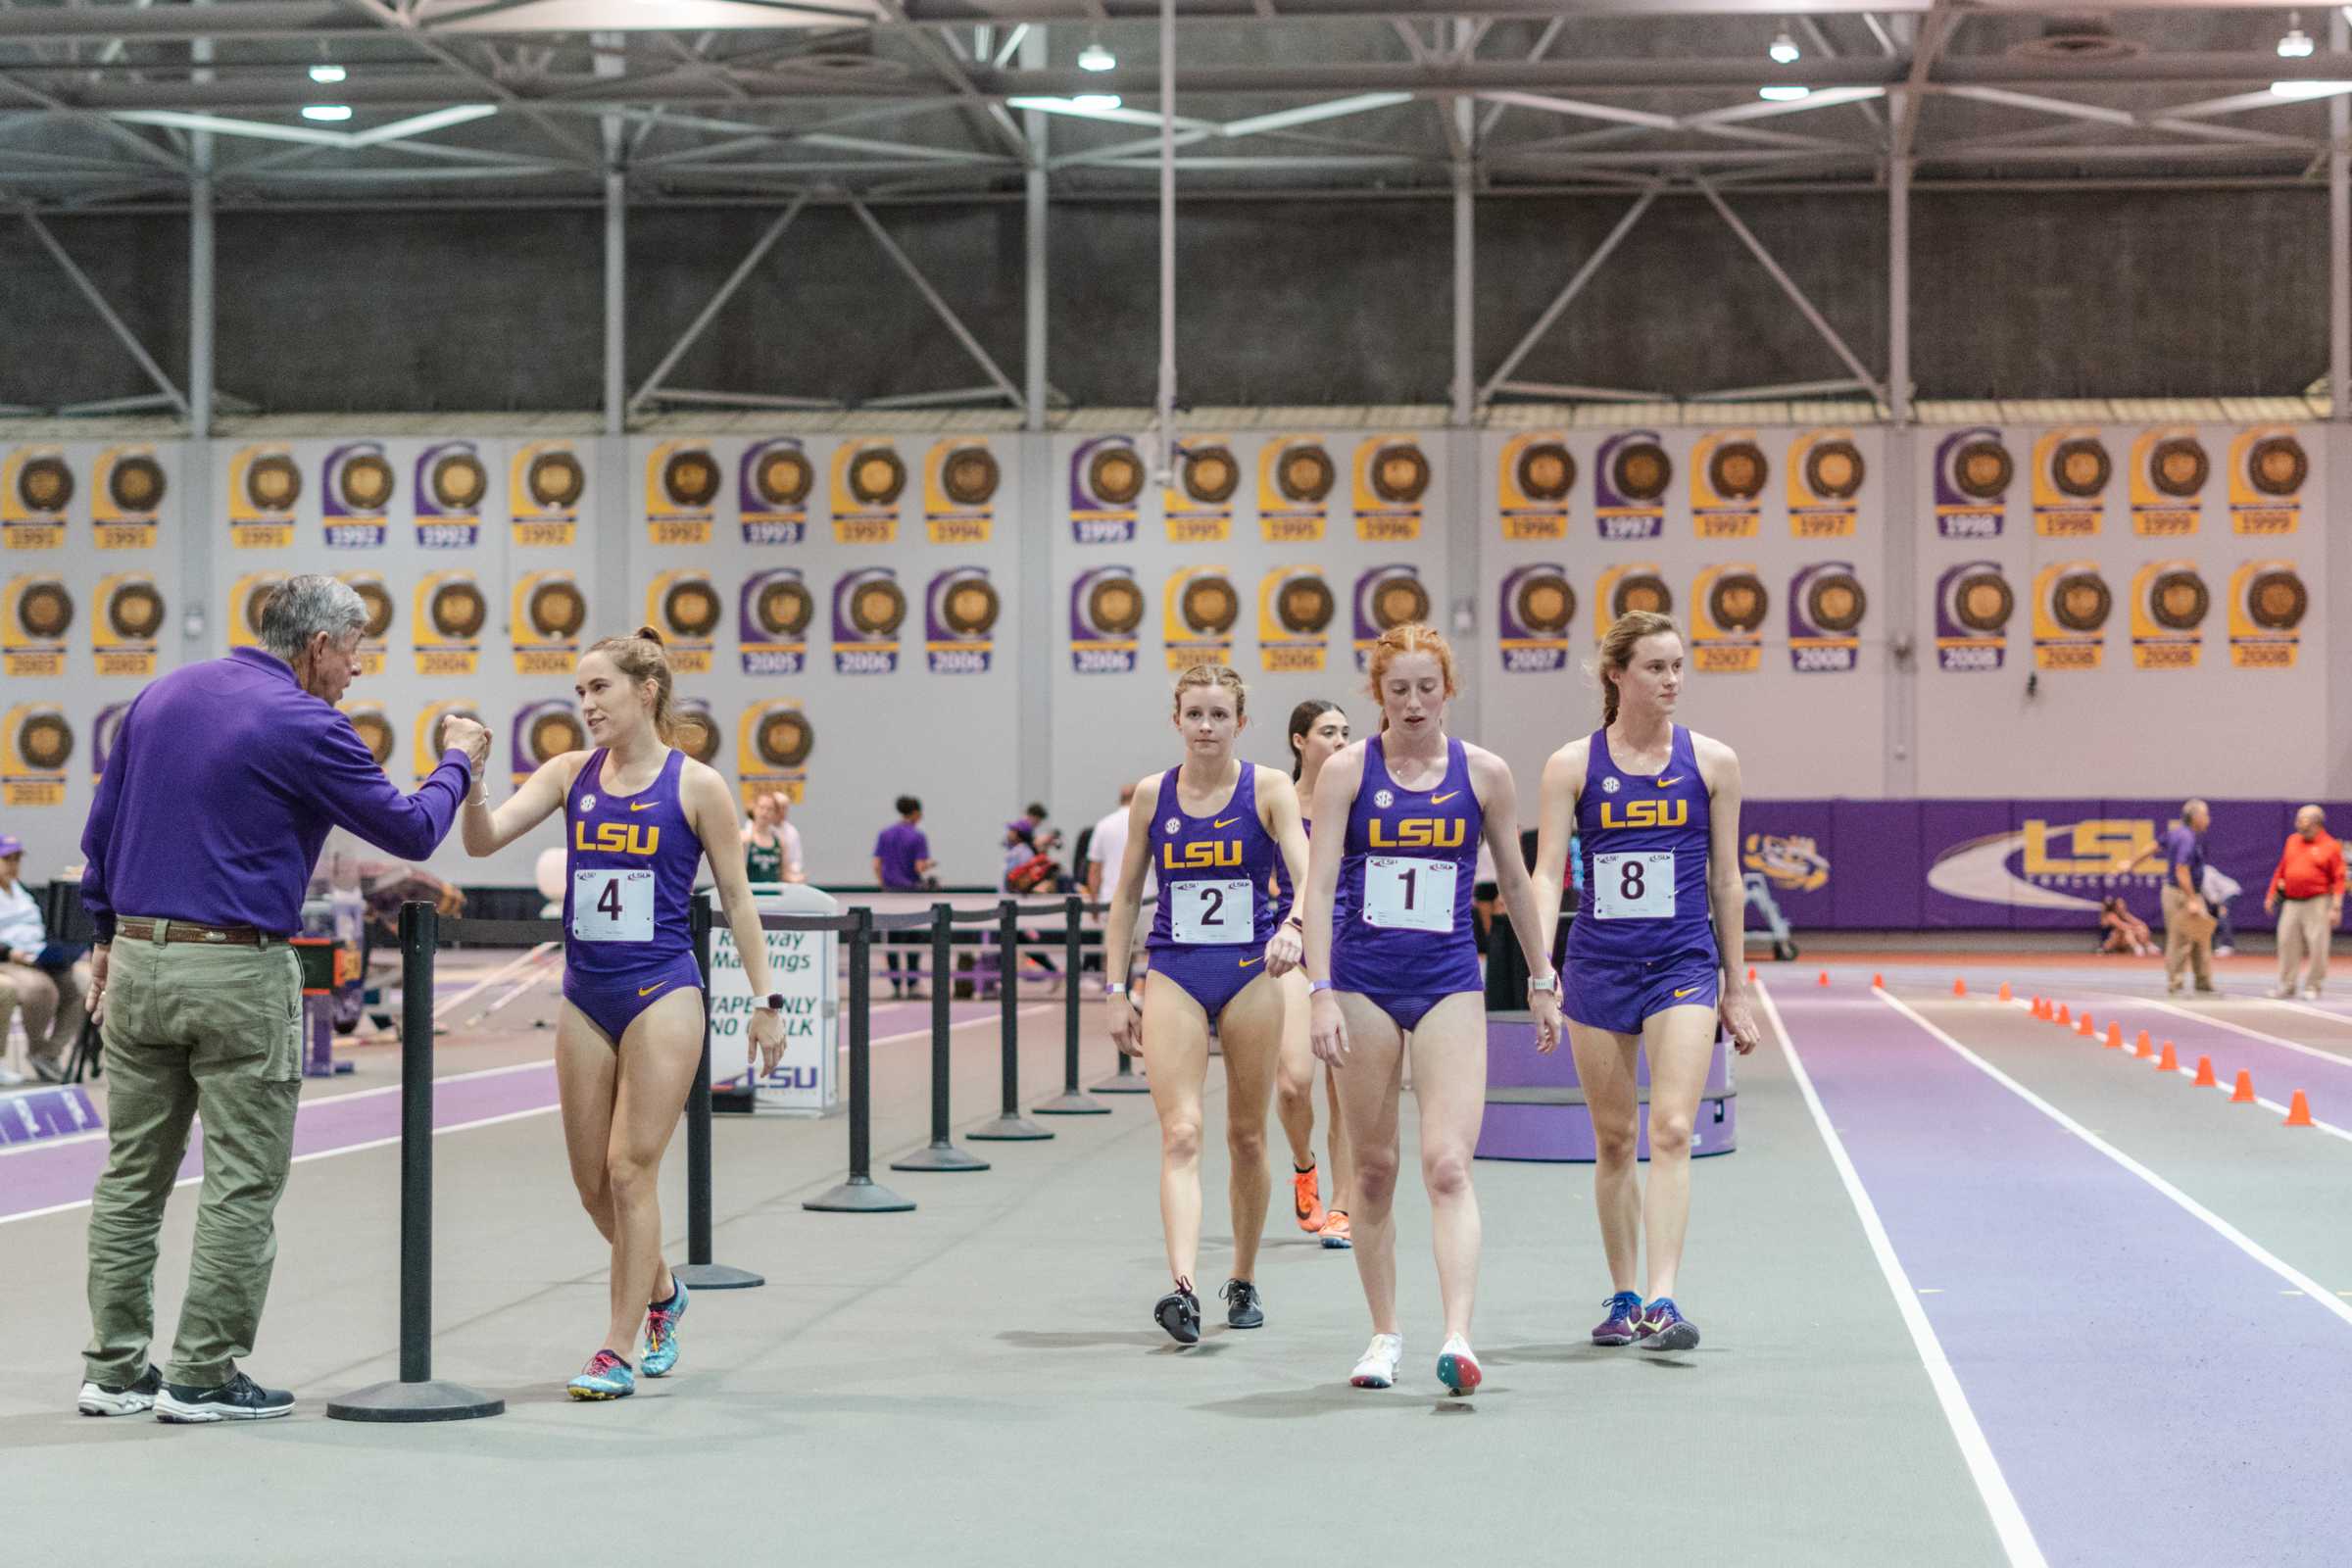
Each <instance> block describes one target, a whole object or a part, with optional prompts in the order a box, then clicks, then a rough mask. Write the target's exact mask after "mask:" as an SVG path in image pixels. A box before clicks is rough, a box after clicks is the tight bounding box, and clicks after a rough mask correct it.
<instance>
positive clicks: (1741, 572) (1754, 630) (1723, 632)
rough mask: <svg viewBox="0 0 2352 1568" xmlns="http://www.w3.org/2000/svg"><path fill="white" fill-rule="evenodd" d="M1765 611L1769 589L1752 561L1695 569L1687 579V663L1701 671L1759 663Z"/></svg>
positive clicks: (1733, 671) (1745, 668)
mask: <svg viewBox="0 0 2352 1568" xmlns="http://www.w3.org/2000/svg"><path fill="white" fill-rule="evenodd" d="M1771 613H1772V593H1771V591H1770V590H1769V589H1767V588H1766V587H1765V586H1764V579H1763V577H1762V576H1761V575H1760V574H1759V573H1758V572H1757V570H1756V566H1755V563H1753V562H1734V563H1731V564H1726V565H1720V566H1708V567H1707V568H1705V569H1704V570H1702V571H1701V572H1699V574H1698V576H1697V578H1696V580H1694V581H1693V582H1692V583H1691V668H1692V669H1695V670H1697V671H1699V672H1700V673H1701V674H1707V675H1752V674H1754V673H1755V672H1756V671H1757V670H1759V669H1762V668H1763V667H1764V620H1765V617H1766V616H1768V615H1770V614H1771ZM1799 667H1800V668H1801V667H1803V666H1802V665H1800V666H1799Z"/></svg>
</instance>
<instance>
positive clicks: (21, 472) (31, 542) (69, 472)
mask: <svg viewBox="0 0 2352 1568" xmlns="http://www.w3.org/2000/svg"><path fill="white" fill-rule="evenodd" d="M72 503H73V469H72V468H71V467H69V466H67V465H66V450H65V448H63V447H18V448H17V449H16V450H15V451H13V452H11V453H9V455H8V461H7V462H5V463H0V543H4V544H5V545H6V546H7V548H8V549H11V550H55V549H57V548H58V547H59V546H60V545H62V544H64V543H65V542H66V508H67V507H68V506H70V505H71V504H72Z"/></svg>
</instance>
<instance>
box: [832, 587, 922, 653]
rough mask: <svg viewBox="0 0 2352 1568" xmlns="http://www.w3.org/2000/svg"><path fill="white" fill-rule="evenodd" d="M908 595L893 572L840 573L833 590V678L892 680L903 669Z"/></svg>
mask: <svg viewBox="0 0 2352 1568" xmlns="http://www.w3.org/2000/svg"><path fill="white" fill-rule="evenodd" d="M906 620H907V592H906V590H905V589H903V588H901V587H900V586H899V574H898V572H897V571H896V570H895V569H893V568H891V567H889V566H867V567H865V568H864V569H863V570H861V571H848V572H844V573H842V575H841V577H840V578H839V580H837V581H836V582H835V583H834V584H833V673H835V674H836V675H888V674H891V673H892V672H894V671H895V670H897V669H898V667H899V628H900V627H901V626H902V625H904V624H906Z"/></svg>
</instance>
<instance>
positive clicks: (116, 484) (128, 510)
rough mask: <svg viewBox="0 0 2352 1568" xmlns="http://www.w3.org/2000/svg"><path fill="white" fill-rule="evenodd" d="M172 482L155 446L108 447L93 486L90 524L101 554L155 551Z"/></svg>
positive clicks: (99, 456) (91, 489)
mask: <svg viewBox="0 0 2352 1568" xmlns="http://www.w3.org/2000/svg"><path fill="white" fill-rule="evenodd" d="M170 486H171V481H170V480H168V479H167V478H166V477H165V475H164V466H163V464H162V463H160V462H158V461H157V459H156V454H155V448H153V447H151V446H127V447H108V448H107V449H106V450H105V451H104V452H101V453H99V454H98V467H97V471H96V472H95V473H93V474H92V475H91V482H90V522H91V524H92V526H93V527H94V528H95V529H96V530H97V535H98V548H99V549H101V550H152V549H154V548H155V533H156V525H157V520H158V519H159V518H160V517H161V516H162V515H163V505H164V494H165V492H166V491H167V490H168V489H169V488H170Z"/></svg>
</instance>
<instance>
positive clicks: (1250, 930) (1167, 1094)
mask: <svg viewBox="0 0 2352 1568" xmlns="http://www.w3.org/2000/svg"><path fill="white" fill-rule="evenodd" d="M1245 696H1246V694H1245V692H1244V690H1243V687H1242V677H1241V676H1239V675H1237V674H1235V673H1234V672H1233V671H1232V670H1231V669H1229V668H1228V667H1226V666H1225V665H1223V664H1195V665H1194V666H1193V667H1192V668H1190V669H1188V670H1186V671H1185V672H1184V673H1183V674H1182V675H1180V676H1178V677H1177V680H1176V705H1175V706H1176V732H1177V733H1178V734H1179V735H1181V736H1183V737H1184V747H1185V756H1184V761H1183V763H1182V764H1181V765H1179V766H1176V767H1171V768H1169V769H1168V770H1167V771H1166V772H1165V773H1158V774H1154V775H1152V777H1149V778H1146V779H1143V780H1141V781H1139V782H1138V783H1137V784H1136V787H1135V799H1134V801H1133V802H1132V803H1131V804H1130V805H1129V807H1128V818H1127V820H1128V834H1127V854H1126V858H1125V860H1124V862H1123V864H1122V865H1121V866H1120V869H1119V891H1118V895H1117V897H1116V898H1115V899H1114V900H1113V902H1112V904H1111V907H1110V917H1109V920H1108V922H1107V923H1106V926H1105V929H1104V931H1103V973H1104V974H1106V975H1109V976H1111V979H1110V980H1109V981H1107V982H1106V983H1105V984H1104V986H1103V994H1104V995H1105V996H1106V997H1108V998H1109V999H1110V1003H1111V1007H1110V1020H1111V1021H1110V1037H1111V1039H1112V1041H1113V1042H1115V1043H1116V1044H1117V1046H1118V1048H1119V1049H1120V1050H1121V1051H1123V1052H1126V1053H1128V1054H1130V1055H1136V1054H1140V1055H1141V1056H1143V1058H1144V1061H1145V1064H1146V1066H1147V1068H1148V1069H1149V1071H1150V1073H1151V1077H1152V1108H1153V1109H1155V1110H1157V1111H1158V1112H1159V1218H1160V1224H1161V1226H1162V1227H1163V1229H1164V1230H1165V1231H1166V1233H1167V1244H1168V1272H1169V1274H1170V1275H1172V1276H1173V1277H1174V1279H1175V1282H1176V1283H1175V1288H1174V1289H1173V1290H1171V1291H1169V1292H1168V1294H1167V1295H1165V1296H1163V1297H1161V1298H1160V1299H1159V1300H1158V1301H1157V1302H1155V1303H1154V1304H1153V1306H1152V1316H1153V1317H1154V1318H1155V1319H1157V1320H1158V1322H1159V1326H1160V1327H1161V1328H1163V1329H1166V1330H1167V1331H1168V1335H1169V1337H1170V1338H1172V1339H1174V1340H1175V1341H1176V1342H1177V1343H1178V1344H1179V1345H1191V1344H1193V1343H1195V1342H1196V1341H1198V1340H1199V1339H1200V1338H1201V1299H1200V1297H1199V1296H1198V1295H1196V1294H1195V1293H1194V1290H1193V1270H1194V1267H1195V1266H1196V1264H1197V1263H1198V1261H1199V1258H1200V1253H1201V1089H1202V1087H1203V1085H1204V1084H1205V1082H1206V1080H1207V1077H1208V1026H1209V1023H1210V1021H1211V1020H1214V1021H1215V1023H1216V1026H1217V1039H1218V1040H1219V1042H1220V1043H1221V1044H1222V1045H1223V1047H1224V1051H1225V1148H1226V1152H1227V1153H1228V1154H1229V1155H1230V1156H1231V1159H1232V1163H1233V1174H1232V1184H1231V1190H1230V1193H1231V1200H1232V1203H1233V1276H1232V1278H1230V1279H1228V1280H1227V1281H1226V1282H1225V1289H1224V1290H1223V1291H1222V1292H1221V1293H1219V1294H1221V1295H1222V1296H1223V1297H1224V1299H1225V1322H1226V1325H1227V1326H1228V1327H1231V1328H1237V1329H1253V1328H1257V1327H1258V1326H1260V1325H1261V1324H1263V1323H1264V1322H1265V1320H1266V1314H1265V1310H1264V1308H1263V1306H1262V1305H1261V1303H1260V1301H1259V1298H1258V1292H1257V1284H1256V1268H1257V1244H1258V1239H1259V1237H1260V1236H1262V1235H1263V1234H1264V1232H1265V1228H1266V1201H1267V1199H1268V1197H1269V1196H1270V1193H1271V1183H1270V1182H1269V1181H1268V1172H1267V1170H1266V1100H1267V1097H1268V1094H1269V1092H1270V1091H1271V1090H1272V1089H1273V1087H1274V1063H1275V1058H1276V1057H1277V1056H1278V1055H1279V1054H1281V1051H1282V1014H1283V995H1282V991H1281V989H1280V988H1279V987H1278V986H1276V985H1272V984H1269V983H1267V982H1266V978H1265V977H1266V976H1268V975H1279V974H1281V973H1283V972H1284V971H1285V970H1287V969H1289V968H1291V967H1292V966H1293V965H1294V964H1296V963H1297V962H1298V961H1299V918H1298V915H1297V912H1296V910H1295V908H1293V907H1289V906H1283V907H1277V906H1276V904H1275V903H1274V900H1273V896H1272V890H1273V885H1274V867H1275V866H1276V865H1277V864H1278V863H1280V864H1283V865H1285V866H1286V867H1287V869H1288V872H1289V874H1290V876H1291V879H1292V881H1293V882H1294V884H1295V883H1296V882H1297V881H1298V879H1299V876H1300V875H1301V874H1302V873H1303V872H1304V870H1305V869H1306V839H1305V836H1304V835H1303V834H1302V833H1301V832H1300V831H1299V797H1298V796H1297V795H1296V794H1294V793H1293V792H1292V789H1291V781H1290V780H1289V779H1287V778H1285V777H1284V776H1283V775H1282V773H1281V771H1280V770H1279V769H1277V768H1271V767H1259V766H1257V765H1255V764H1254V763H1250V762H1244V761H1242V760H1239V759H1237V758H1236V757H1235V756H1234V755H1233V742H1234V737H1235V736H1236V735H1238V734H1239V733H1240V732H1241V729H1242V726H1243V725H1244V724H1245V723H1246V722H1247V718H1246V716H1245V714H1244V712H1243V703H1244V700H1245ZM1147 865H1149V866H1150V867H1151V868H1152V874H1153V875H1154V876H1156V877H1157V878H1158V881H1159V904H1158V907H1157V908H1156V909H1154V911H1153V913H1152V936H1151V940H1150V943H1149V947H1150V951H1151V954H1152V975H1151V982H1150V984H1149V985H1147V986H1146V987H1145V988H1144V1003H1143V1007H1142V1009H1141V1010H1140V1011H1138V1010H1137V1008H1136V1007H1135V1006H1134V1005H1132V1004H1131V1003H1130V1002H1129V1000H1128V997H1127V987H1126V985H1125V984H1124V981H1123V977H1124V976H1125V975H1126V973H1127V957H1128V947H1129V944H1130V942H1131V941H1132V940H1133V938H1134V935H1135V922H1136V915H1137V913H1138V912H1139V911H1140V910H1141V908H1142V907H1143V894H1144V869H1145V867H1146V866H1147Z"/></svg>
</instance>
